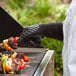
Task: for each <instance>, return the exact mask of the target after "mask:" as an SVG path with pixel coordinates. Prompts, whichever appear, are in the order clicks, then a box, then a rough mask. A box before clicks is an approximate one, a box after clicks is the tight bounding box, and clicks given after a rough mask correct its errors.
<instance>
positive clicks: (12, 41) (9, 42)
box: [8, 37, 17, 49]
mask: <svg viewBox="0 0 76 76" xmlns="http://www.w3.org/2000/svg"><path fill="white" fill-rule="evenodd" d="M8 45H9V46H10V47H11V48H13V49H17V44H15V42H14V38H13V37H10V38H9V39H8Z"/></svg>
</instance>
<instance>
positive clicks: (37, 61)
mask: <svg viewBox="0 0 76 76" xmlns="http://www.w3.org/2000/svg"><path fill="white" fill-rule="evenodd" d="M31 63H38V61H32V62H26V64H31Z"/></svg>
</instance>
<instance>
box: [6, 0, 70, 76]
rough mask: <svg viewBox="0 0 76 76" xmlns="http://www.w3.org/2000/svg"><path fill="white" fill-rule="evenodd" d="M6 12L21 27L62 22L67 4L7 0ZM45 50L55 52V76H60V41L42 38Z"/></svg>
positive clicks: (61, 67)
mask: <svg viewBox="0 0 76 76" xmlns="http://www.w3.org/2000/svg"><path fill="white" fill-rule="evenodd" d="M7 2H8V5H7V10H8V11H9V13H10V15H12V16H13V17H14V18H15V19H16V20H17V21H18V22H19V23H20V24H21V25H22V26H23V27H27V26H31V25H35V24H41V23H48V22H59V21H64V20H65V17H66V15H67V9H68V6H69V4H65V3H63V1H61V0H7ZM42 44H43V45H44V47H45V48H48V49H53V50H55V76H62V74H63V64H62V47H63V43H62V42H61V41H58V40H55V39H50V38H44V39H43V40H42Z"/></svg>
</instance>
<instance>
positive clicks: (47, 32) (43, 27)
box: [19, 22, 63, 42]
mask: <svg viewBox="0 0 76 76" xmlns="http://www.w3.org/2000/svg"><path fill="white" fill-rule="evenodd" d="M35 35H36V36H37V35H40V36H43V37H44V36H46V37H49V38H55V39H58V40H61V41H63V22H57V23H48V24H40V25H33V26H29V27H26V28H24V30H23V32H22V33H21V35H20V38H19V42H20V41H22V40H24V39H27V38H30V36H35Z"/></svg>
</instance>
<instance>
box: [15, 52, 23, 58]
mask: <svg viewBox="0 0 76 76" xmlns="http://www.w3.org/2000/svg"><path fill="white" fill-rule="evenodd" d="M23 56H24V53H18V54H17V56H16V57H17V58H23Z"/></svg>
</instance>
